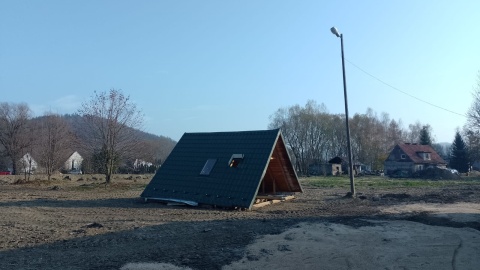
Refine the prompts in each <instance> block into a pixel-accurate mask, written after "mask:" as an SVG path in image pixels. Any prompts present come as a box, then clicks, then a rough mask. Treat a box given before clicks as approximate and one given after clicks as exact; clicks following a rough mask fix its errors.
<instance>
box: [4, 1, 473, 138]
mask: <svg viewBox="0 0 480 270" xmlns="http://www.w3.org/2000/svg"><path fill="white" fill-rule="evenodd" d="M479 10H480V1H473V0H471V1H380V0H378V1H307V0H305V1H294V0H291V1H287V0H271V1H267V0H265V1H253V0H248V1H222V0H219V1H209V0H202V1H193V0H191V1H173V0H171V1H160V0H155V1H154V0H152V1H141V0H140V1H50V0H44V1H33V0H32V1H22V0H15V1H10V0H0V94H1V97H0V101H2V102H5V101H6V102H26V103H28V104H29V105H30V107H31V109H32V110H33V111H34V113H35V115H36V116H40V115H42V114H43V113H44V112H45V111H47V110H52V111H54V112H58V113H62V114H63V113H74V112H76V110H77V109H78V108H79V106H80V104H81V103H82V102H83V101H86V100H89V99H90V98H91V96H92V95H93V92H94V91H108V90H109V89H111V88H115V89H121V90H122V91H123V92H124V93H125V94H127V95H129V96H130V97H131V99H132V100H133V101H134V102H135V103H136V105H137V106H138V107H139V108H140V109H141V110H142V112H143V113H144V114H145V127H144V129H145V131H147V132H150V133H153V134H157V135H163V136H167V137H170V138H172V139H174V140H178V139H180V137H181V136H182V134H183V133H184V132H210V131H236V130H257V129H266V128H267V126H268V123H269V116H270V115H272V114H273V113H274V112H275V111H276V110H277V109H278V108H280V107H286V106H292V105H295V104H299V105H302V106H303V105H305V103H306V102H307V100H310V99H312V100H316V101H317V102H318V103H324V104H325V105H326V107H327V108H328V110H329V112H330V113H343V112H344V104H343V84H342V69H341V55H340V39H339V38H336V37H335V36H334V35H333V34H332V33H331V32H330V27H332V26H336V27H337V28H338V29H339V31H340V32H342V33H343V34H344V43H345V44H344V45H345V57H346V59H347V60H348V62H346V74H347V89H348V98H349V111H350V116H352V115H353V114H354V113H364V112H365V111H366V110H367V108H372V109H373V110H374V111H375V112H376V113H378V114H379V115H380V114H381V113H382V112H386V113H388V114H389V115H390V117H391V118H393V119H397V120H398V119H401V120H402V122H403V125H404V127H405V128H406V127H407V126H408V124H413V123H415V122H416V121H420V122H421V123H424V124H430V125H431V126H432V128H433V135H434V137H435V139H436V141H437V142H451V141H453V138H454V134H455V129H456V128H457V127H462V126H463V125H464V123H465V121H466V118H465V117H463V116H459V115H457V114H453V113H450V112H447V111H444V110H441V109H438V108H436V107H433V106H430V105H428V104H425V103H422V102H420V101H418V100H417V99H414V98H412V97H410V96H408V95H405V94H403V93H401V92H399V91H397V90H395V89H393V88H391V87H389V86H387V85H385V84H383V83H381V82H380V81H378V80H376V79H375V78H378V79H380V80H382V81H384V82H386V83H388V84H389V85H391V86H394V87H396V88H397V89H400V90H401V91H404V92H406V93H408V94H410V95H413V96H415V97H417V98H419V99H422V100H427V101H429V102H430V103H432V104H435V105H437V106H440V107H444V108H446V109H448V110H451V111H454V112H457V113H460V114H465V113H466V112H467V110H468V108H469V107H470V105H471V102H472V92H473V87H474V86H475V85H476V83H477V74H478V72H479V70H480V27H479V26H480V16H479V15H478V11H479ZM352 63H353V64H354V65H352ZM356 66H358V67H360V68H361V69H363V70H364V71H366V72H368V73H369V74H371V75H373V76H374V77H375V78H372V77H371V76H369V75H368V74H366V73H364V72H363V71H361V70H360V69H358V68H357V67H356Z"/></svg>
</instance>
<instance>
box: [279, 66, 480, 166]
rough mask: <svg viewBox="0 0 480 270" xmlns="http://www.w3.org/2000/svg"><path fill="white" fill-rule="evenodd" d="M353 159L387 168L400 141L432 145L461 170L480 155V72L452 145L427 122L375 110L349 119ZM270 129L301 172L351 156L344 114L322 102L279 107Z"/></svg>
mask: <svg viewBox="0 0 480 270" xmlns="http://www.w3.org/2000/svg"><path fill="white" fill-rule="evenodd" d="M349 125H350V135H351V136H350V140H351V148H352V155H353V160H354V162H361V163H363V164H365V165H367V166H369V167H370V168H371V169H372V170H383V162H384V161H385V159H386V158H387V157H388V155H389V153H390V151H391V150H392V149H393V147H394V146H395V145H396V144H398V143H400V142H408V143H419V144H424V145H431V146H432V147H433V148H434V149H435V151H436V152H438V153H439V155H440V156H441V157H442V158H444V159H445V160H447V161H450V166H451V167H452V168H455V169H458V170H459V171H460V172H466V171H468V170H469V169H470V167H471V165H472V164H473V163H474V161H479V160H480V75H479V81H478V86H477V87H476V90H475V93H474V95H473V101H472V106H471V108H470V110H469V113H468V122H467V124H466V125H465V126H464V127H463V131H462V132H461V131H459V130H457V132H456V135H455V138H454V140H453V142H452V147H451V148H450V147H449V148H447V149H446V148H445V147H444V146H442V145H440V144H438V143H436V142H435V140H434V139H433V137H432V135H431V134H432V128H431V126H430V125H429V124H422V123H420V122H416V123H414V124H409V125H408V127H407V128H404V127H403V123H402V121H401V120H400V119H399V120H395V119H392V118H390V116H389V115H388V113H381V114H380V115H378V114H377V113H375V112H374V111H373V110H372V109H370V108H369V109H367V111H366V112H365V113H363V114H359V113H357V114H355V115H354V116H353V117H351V119H349ZM269 128H280V129H281V130H282V134H283V135H284V137H285V140H286V143H287V145H288V148H289V151H290V154H291V157H292V159H293V160H292V161H293V163H294V165H295V167H296V169H297V171H298V172H299V173H300V174H301V175H308V174H309V165H311V164H322V163H326V162H328V160H330V159H331V158H333V157H336V156H339V157H347V155H348V154H347V135H346V128H345V115H344V114H331V113H329V112H328V110H327V108H326V106H325V105H324V104H318V103H317V102H316V101H313V100H309V101H308V102H307V103H306V104H305V106H300V105H293V106H289V107H284V108H279V109H278V110H277V111H276V112H275V113H274V114H272V115H271V116H270V124H269Z"/></svg>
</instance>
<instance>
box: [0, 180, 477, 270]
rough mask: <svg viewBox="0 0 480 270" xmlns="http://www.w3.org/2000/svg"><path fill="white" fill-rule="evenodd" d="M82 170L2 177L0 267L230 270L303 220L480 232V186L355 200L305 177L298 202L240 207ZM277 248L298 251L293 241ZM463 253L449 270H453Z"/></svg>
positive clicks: (373, 192) (366, 194)
mask: <svg viewBox="0 0 480 270" xmlns="http://www.w3.org/2000/svg"><path fill="white" fill-rule="evenodd" d="M75 177H76V178H71V179H70V180H64V179H58V180H54V181H50V182H48V181H40V180H32V181H30V182H28V183H22V184H19V183H17V184H14V183H13V182H15V181H13V180H12V179H11V178H7V177H4V178H2V179H0V236H1V237H0V269H120V268H122V266H125V265H126V264H128V263H136V262H141V263H145V262H162V263H168V264H172V265H176V266H185V267H189V268H192V269H222V267H225V266H227V265H229V264H232V263H234V262H237V261H241V260H243V264H244V265H245V264H246V265H248V263H249V261H252V262H255V261H258V260H259V256H258V254H257V255H255V254H251V253H249V252H248V251H247V247H248V246H249V245H251V244H253V243H254V242H255V241H257V240H258V239H260V238H261V236H266V235H279V234H281V233H283V232H285V231H286V230H288V229H291V228H295V227H296V226H298V224H339V225H345V226H347V227H348V228H353V229H359V228H364V227H372V226H378V223H376V221H378V222H389V221H399V220H400V221H411V222H415V223H419V224H425V225H428V226H436V227H438V226H441V227H449V228H464V229H468V230H469V232H470V233H474V235H476V234H478V232H479V231H480V207H479V206H480V186H479V185H458V184H452V185H451V186H449V185H446V186H443V187H441V188H439V187H431V188H430V187H429V188H412V189H405V188H388V189H379V188H368V189H365V190H362V189H357V192H358V196H357V197H356V198H347V197H345V196H344V195H345V194H346V192H347V191H348V190H343V189H337V188H315V187H313V186H309V185H307V184H306V182H303V180H302V183H304V185H303V188H304V193H303V194H297V196H296V199H294V200H291V201H286V202H282V203H277V204H273V205H269V206H266V207H262V208H258V209H255V210H252V211H239V210H223V209H215V208H210V207H197V208H192V207H184V206H168V205H165V204H161V203H147V204H145V203H143V201H142V200H140V199H139V195H140V193H141V192H142V191H143V188H144V186H145V184H146V183H148V181H149V180H150V177H148V176H147V177H138V178H132V177H123V178H118V179H114V182H113V184H111V185H110V186H108V187H105V185H104V184H103V183H102V180H101V179H99V178H98V179H96V180H95V179H93V178H92V179H90V178H89V177H86V176H83V177H82V176H75ZM79 179H80V180H79ZM458 205H461V207H456V208H455V206H458ZM447 206H452V207H447ZM436 209H449V210H448V211H444V212H442V211H436ZM451 209H459V211H456V210H454V211H452V210H451ZM406 233H408V232H406ZM474 237H476V236H474ZM479 239H480V237H479ZM387 240H388V239H387ZM387 240H384V241H387ZM460 243H461V242H460ZM460 246H462V244H460ZM463 246H465V244H463ZM273 249H275V250H280V251H289V252H290V253H293V251H292V250H291V248H289V247H288V246H286V245H278V247H277V246H276V247H274V248H273ZM282 249H284V250H282ZM464 249H465V248H464ZM265 250H266V251H265ZM453 250H454V253H455V252H457V253H458V252H460V251H459V250H460V249H459V247H456V248H454V249H453ZM455 250H456V251H455ZM261 252H267V254H268V249H265V248H264V249H262V251H261ZM455 256H456V255H455ZM455 256H453V258H454V259H452V260H451V261H452V265H453V267H450V265H449V266H448V268H445V269H452V268H453V269H455V267H454V266H455V264H456V263H458V258H457V257H455ZM456 260H457V261H456ZM347 263H350V264H351V262H347ZM473 263H475V262H473ZM468 265H470V264H467V266H468ZM354 266H355V264H353V267H352V265H350V268H352V269H356V267H354ZM237 268H238V269H240V267H237ZM248 268H249V267H245V269H248ZM277 268H278V267H277ZM307 268H308V267H306V268H304V269H307ZM359 268H361V267H357V269H359ZM427 268H428V267H426V268H424V269H427ZM149 269H150V268H149ZM233 269H235V267H234V268H233ZM271 269H274V267H273V264H272V268H271ZM284 269H286V268H284ZM300 269H302V268H301V267H300ZM311 269H315V268H314V267H313V266H312V268H311ZM318 269H321V268H318ZM325 269H328V267H326V268H325ZM392 269H395V267H393V268H392ZM418 269H421V268H418ZM432 269H433V268H432ZM457 269H462V268H457ZM463 269H468V267H466V268H463Z"/></svg>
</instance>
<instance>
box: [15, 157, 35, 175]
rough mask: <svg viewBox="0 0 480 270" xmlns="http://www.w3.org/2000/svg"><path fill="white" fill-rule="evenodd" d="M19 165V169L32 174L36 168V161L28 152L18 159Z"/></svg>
mask: <svg viewBox="0 0 480 270" xmlns="http://www.w3.org/2000/svg"><path fill="white" fill-rule="evenodd" d="M19 165H20V167H19V168H20V171H21V172H22V173H28V174H33V173H34V172H35V171H36V170H37V168H38V163H37V162H36V161H35V160H34V159H33V157H32V155H30V153H26V154H25V155H23V157H22V158H21V159H20V160H19Z"/></svg>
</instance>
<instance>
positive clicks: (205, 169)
mask: <svg viewBox="0 0 480 270" xmlns="http://www.w3.org/2000/svg"><path fill="white" fill-rule="evenodd" d="M215 163H217V159H215V158H210V159H208V160H207V162H205V165H204V166H203V169H202V171H201V172H200V175H210V172H211V171H212V169H213V166H215Z"/></svg>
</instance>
